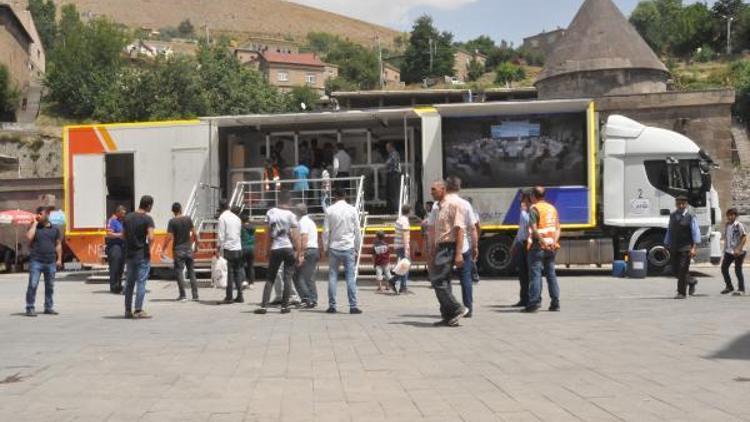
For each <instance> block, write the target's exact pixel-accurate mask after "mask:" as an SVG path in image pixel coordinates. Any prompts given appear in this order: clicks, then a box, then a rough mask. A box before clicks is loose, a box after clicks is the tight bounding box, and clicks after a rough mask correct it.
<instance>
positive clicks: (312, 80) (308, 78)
mask: <svg viewBox="0 0 750 422" xmlns="http://www.w3.org/2000/svg"><path fill="white" fill-rule="evenodd" d="M317 80H318V77H317V76H316V75H315V74H314V73H308V74H306V75H305V83H307V84H309V85H315V83H316V82H317Z"/></svg>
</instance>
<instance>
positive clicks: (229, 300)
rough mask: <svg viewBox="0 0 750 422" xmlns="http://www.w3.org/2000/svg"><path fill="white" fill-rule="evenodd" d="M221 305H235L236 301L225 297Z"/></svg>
mask: <svg viewBox="0 0 750 422" xmlns="http://www.w3.org/2000/svg"><path fill="white" fill-rule="evenodd" d="M221 303H223V304H226V305H228V304H230V303H234V300H232V298H231V297H225V298H224V300H222V301H221Z"/></svg>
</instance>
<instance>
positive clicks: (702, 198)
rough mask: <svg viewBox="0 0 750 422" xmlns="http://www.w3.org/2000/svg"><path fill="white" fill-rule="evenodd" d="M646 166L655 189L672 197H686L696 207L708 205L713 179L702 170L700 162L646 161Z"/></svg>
mask: <svg viewBox="0 0 750 422" xmlns="http://www.w3.org/2000/svg"><path fill="white" fill-rule="evenodd" d="M645 165H646V174H647V175H648V180H649V182H651V184H652V185H653V186H654V187H655V188H657V189H659V190H661V191H663V192H665V193H668V194H670V195H672V196H678V195H685V196H687V197H688V199H689V202H690V205H692V206H694V207H702V206H705V205H706V192H708V191H709V190H711V179H710V177H708V175H707V174H706V173H704V171H703V170H702V169H701V162H700V160H681V161H680V162H678V163H676V164H668V163H667V162H666V161H646V163H645Z"/></svg>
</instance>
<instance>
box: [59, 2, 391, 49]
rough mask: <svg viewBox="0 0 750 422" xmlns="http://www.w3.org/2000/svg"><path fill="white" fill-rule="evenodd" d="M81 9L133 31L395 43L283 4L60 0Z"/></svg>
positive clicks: (365, 26)
mask: <svg viewBox="0 0 750 422" xmlns="http://www.w3.org/2000/svg"><path fill="white" fill-rule="evenodd" d="M55 2H56V3H57V4H58V6H59V5H61V4H66V3H73V4H75V5H76V6H77V7H78V9H79V10H80V11H81V12H82V13H83V14H86V13H88V12H90V13H92V14H94V15H107V16H110V17H112V18H113V19H114V20H115V21H117V22H120V23H123V24H125V25H128V26H131V27H145V28H151V29H158V28H164V27H168V26H171V27H176V26H177V25H179V23H180V22H182V21H183V20H185V19H190V21H191V22H192V23H193V24H194V25H195V27H196V29H197V28H199V27H202V26H203V25H205V24H206V23H207V24H208V25H209V28H210V29H211V30H213V31H226V32H236V33H244V34H252V35H262V36H273V37H287V38H292V39H296V40H300V39H302V38H304V37H305V36H307V34H308V33H309V32H312V31H323V32H329V33H332V34H337V35H340V36H342V37H344V38H349V39H350V40H352V41H356V42H359V43H362V44H367V45H374V43H375V42H376V41H375V39H376V37H378V36H379V37H380V38H381V39H382V40H383V41H384V42H386V43H390V42H391V41H392V40H393V39H394V38H395V37H396V36H397V35H398V32H397V31H394V30H392V29H389V28H386V27H383V26H379V25H374V24H370V23H367V22H363V21H361V20H357V19H353V18H349V17H346V16H341V15H338V14H335V13H330V12H326V11H324V10H320V9H315V8H312V7H307V6H302V5H299V4H295V3H290V2H287V1H283V0H56V1H55Z"/></svg>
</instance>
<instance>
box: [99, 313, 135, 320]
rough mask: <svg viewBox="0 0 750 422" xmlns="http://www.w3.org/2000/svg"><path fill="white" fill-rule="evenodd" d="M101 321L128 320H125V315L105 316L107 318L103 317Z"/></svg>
mask: <svg viewBox="0 0 750 422" xmlns="http://www.w3.org/2000/svg"><path fill="white" fill-rule="evenodd" d="M102 319H129V318H125V315H124V314H123V315H107V316H103V317H102Z"/></svg>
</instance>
